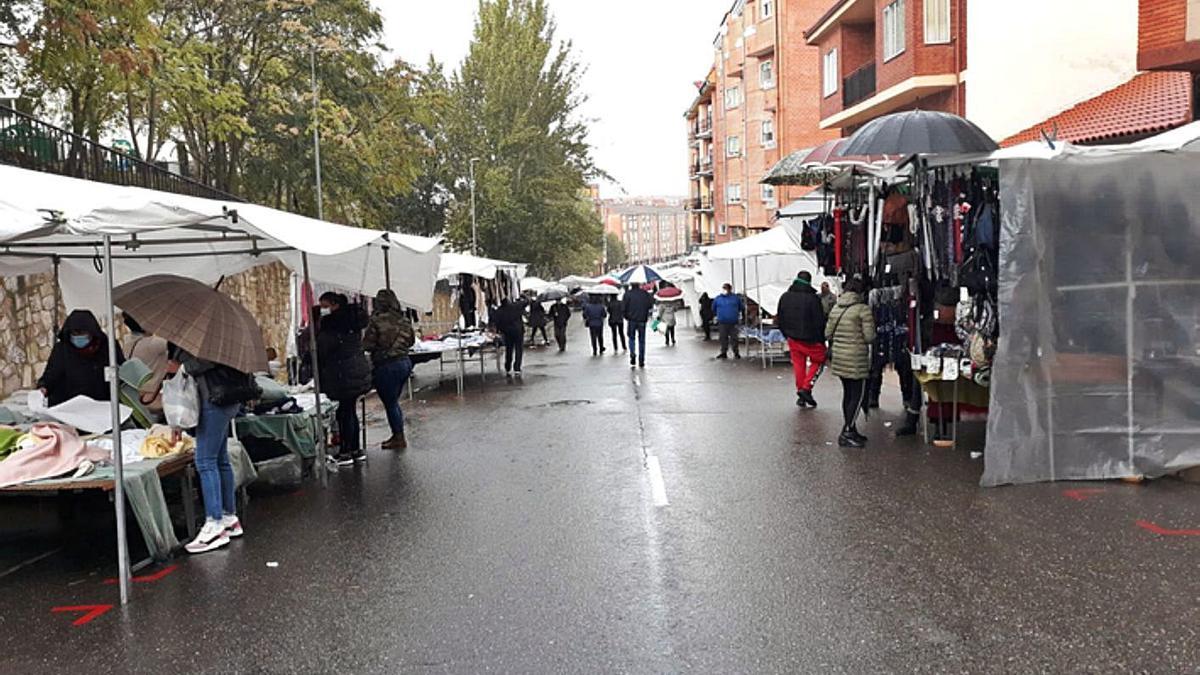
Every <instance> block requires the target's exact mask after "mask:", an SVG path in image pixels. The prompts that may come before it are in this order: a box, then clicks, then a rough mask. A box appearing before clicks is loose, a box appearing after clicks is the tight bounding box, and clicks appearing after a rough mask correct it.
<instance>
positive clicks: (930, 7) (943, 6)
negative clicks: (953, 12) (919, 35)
mask: <svg viewBox="0 0 1200 675" xmlns="http://www.w3.org/2000/svg"><path fill="white" fill-rule="evenodd" d="M948 42H950V0H925V44H927V45H942V44H947V43H948Z"/></svg>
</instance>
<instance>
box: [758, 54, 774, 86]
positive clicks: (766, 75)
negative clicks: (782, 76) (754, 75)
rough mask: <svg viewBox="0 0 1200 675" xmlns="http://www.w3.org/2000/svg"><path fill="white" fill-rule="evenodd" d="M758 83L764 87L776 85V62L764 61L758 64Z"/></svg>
mask: <svg viewBox="0 0 1200 675" xmlns="http://www.w3.org/2000/svg"><path fill="white" fill-rule="evenodd" d="M758 84H759V86H760V87H762V88H763V89H773V88H774V87H775V62H774V61H763V62H762V63H760V64H758Z"/></svg>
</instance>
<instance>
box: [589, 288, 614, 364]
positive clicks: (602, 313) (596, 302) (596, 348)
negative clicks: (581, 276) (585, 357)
mask: <svg viewBox="0 0 1200 675" xmlns="http://www.w3.org/2000/svg"><path fill="white" fill-rule="evenodd" d="M607 318H608V310H607V309H606V308H605V306H604V301H603V300H602V299H601V298H599V297H597V296H595V295H590V296H588V298H587V301H586V302H585V303H584V305H583V323H584V324H586V325H587V327H588V332H589V333H591V336H592V356H600V355H602V354H604V352H606V351H608V350H607V349H605V348H604V324H605V319H607Z"/></svg>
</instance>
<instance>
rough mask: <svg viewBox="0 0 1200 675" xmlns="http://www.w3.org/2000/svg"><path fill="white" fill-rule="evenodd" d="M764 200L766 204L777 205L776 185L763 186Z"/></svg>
mask: <svg viewBox="0 0 1200 675" xmlns="http://www.w3.org/2000/svg"><path fill="white" fill-rule="evenodd" d="M762 200H763V203H764V204H774V203H775V186H774V185H764V186H762Z"/></svg>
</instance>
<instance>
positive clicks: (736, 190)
mask: <svg viewBox="0 0 1200 675" xmlns="http://www.w3.org/2000/svg"><path fill="white" fill-rule="evenodd" d="M725 203H726V204H741V203H742V186H741V184H738V185H726V186H725Z"/></svg>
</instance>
